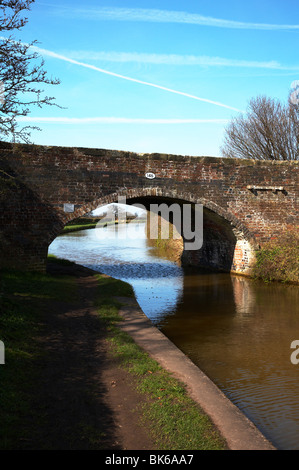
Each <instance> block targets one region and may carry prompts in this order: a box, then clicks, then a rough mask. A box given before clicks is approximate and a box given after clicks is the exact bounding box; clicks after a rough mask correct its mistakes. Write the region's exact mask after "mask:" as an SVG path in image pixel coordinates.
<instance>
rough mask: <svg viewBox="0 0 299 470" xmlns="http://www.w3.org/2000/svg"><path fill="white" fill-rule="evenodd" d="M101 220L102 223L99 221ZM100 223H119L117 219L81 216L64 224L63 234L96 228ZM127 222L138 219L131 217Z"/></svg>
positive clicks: (103, 224) (101, 224) (140, 220)
mask: <svg viewBox="0 0 299 470" xmlns="http://www.w3.org/2000/svg"><path fill="white" fill-rule="evenodd" d="M142 221H143V220H142V219H138V220H137V222H142ZM99 222H100V223H99ZM98 223H99V226H100V227H105V226H109V225H118V221H117V220H115V221H114V220H111V221H109V220H108V221H107V220H106V221H103V222H101V219H97V218H95V219H88V218H86V219H84V218H83V217H81V218H79V219H75V220H72V221H71V222H70V223H68V224H67V225H65V226H64V228H63V231H62V234H61V235H64V234H65V233H71V232H79V231H80V230H88V229H91V228H95V227H96V226H97V225H98ZM126 223H136V221H135V222H134V219H133V220H131V219H128V220H127V222H126Z"/></svg>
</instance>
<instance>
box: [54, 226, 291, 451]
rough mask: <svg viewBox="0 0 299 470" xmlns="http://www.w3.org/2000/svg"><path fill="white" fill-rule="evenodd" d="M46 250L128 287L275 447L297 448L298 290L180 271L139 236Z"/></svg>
mask: <svg viewBox="0 0 299 470" xmlns="http://www.w3.org/2000/svg"><path fill="white" fill-rule="evenodd" d="M118 230H122V231H123V230H133V227H131V228H130V227H126V228H124V227H122V228H119V229H118ZM134 230H135V229H134ZM107 233H108V232H107ZM49 251H50V252H51V253H53V254H56V255H57V256H60V257H62V258H68V259H70V260H73V261H76V262H77V263H80V264H83V265H85V266H89V267H91V268H92V269H95V270H98V271H100V272H104V273H106V274H109V275H111V276H113V277H116V278H119V279H123V280H125V281H127V282H129V283H131V284H132V286H133V288H134V290H135V294H136V297H137V300H138V302H139V304H140V306H141V308H142V309H143V311H144V312H145V314H146V315H147V316H148V317H149V318H150V319H151V320H152V321H153V322H154V323H155V324H156V325H157V326H158V327H159V328H160V329H161V330H162V331H163V332H164V333H165V334H166V335H167V336H168V337H169V338H170V339H171V340H172V341H173V342H174V343H175V344H176V345H177V346H178V347H179V348H180V349H181V350H183V351H184V352H185V354H187V355H188V356H189V357H190V358H191V359H192V360H193V362H194V363H196V364H197V365H198V366H199V367H200V368H201V369H202V370H204V371H205V373H206V374H207V375H208V376H209V377H210V378H211V379H212V380H213V381H214V382H215V383H216V384H217V385H218V386H219V387H220V388H221V389H222V390H223V391H224V392H225V393H226V394H227V395H228V396H229V397H230V398H231V400H232V401H233V402H234V403H236V404H237V405H238V406H239V408H240V409H242V410H243V411H244V413H245V414H247V416H249V417H250V418H251V419H252V420H253V421H254V422H255V423H256V424H257V426H258V427H259V428H260V429H261V430H262V431H263V432H264V433H265V435H266V436H268V437H269V439H270V440H272V442H273V443H274V444H275V445H276V446H277V447H278V448H281V449H299V403H298V395H299V380H298V378H299V365H298V366H296V365H293V364H292V363H291V361H290V355H291V352H292V351H291V349H290V344H291V342H292V341H293V340H294V339H299V288H298V287H296V286H284V285H280V284H273V285H267V284H264V283H262V282H257V281H254V280H250V279H247V278H243V277H238V276H230V275H228V274H215V273H207V272H199V270H196V269H192V268H188V269H187V268H182V267H180V266H179V265H177V264H176V263H174V262H171V261H169V260H167V259H161V258H160V257H158V255H157V253H156V251H155V249H154V248H152V247H149V246H148V245H147V243H146V238H145V236H144V237H139V238H138V239H136V238H135V239H130V238H128V239H125V238H124V237H120V238H119V239H117V238H115V237H112V238H111V239H109V237H107V238H105V237H104V238H103V239H102V240H99V239H98V238H97V237H96V234H95V233H94V231H93V230H87V231H84V232H77V233H73V234H69V235H66V236H63V237H59V238H57V239H56V240H55V241H54V242H53V244H52V245H51V247H50V250H49Z"/></svg>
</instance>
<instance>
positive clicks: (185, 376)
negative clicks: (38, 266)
mask: <svg viewBox="0 0 299 470" xmlns="http://www.w3.org/2000/svg"><path fill="white" fill-rule="evenodd" d="M50 272H52V273H55V272H58V273H68V274H70V273H72V274H75V273H76V272H77V275H78V273H80V272H81V273H84V275H86V276H87V274H89V275H90V276H88V277H87V279H85V281H84V284H85V285H86V286H88V285H89V286H90V284H93V283H95V275H96V274H97V273H95V272H93V271H92V270H89V269H87V268H83V267H79V266H76V265H74V264H73V265H70V266H69V267H67V268H64V269H63V268H61V266H59V265H55V264H54V265H52V266H51V268H50ZM107 278H109V276H107ZM84 295H85V296H86V293H85V294H84ZM89 298H90V293H89ZM115 300H116V301H117V302H118V303H119V305H121V306H120V309H119V314H120V316H121V317H122V319H123V321H120V322H118V323H117V327H119V328H120V329H121V330H122V331H124V332H125V333H127V334H128V335H130V336H131V337H132V339H133V340H134V342H135V343H136V344H137V345H138V346H139V347H140V348H141V349H142V350H143V351H145V352H146V353H147V354H148V355H149V356H150V357H151V358H152V359H154V361H156V362H157V363H158V364H159V365H160V366H161V367H162V368H163V369H165V370H166V371H167V372H169V373H170V374H171V375H172V376H174V377H175V379H177V380H178V381H179V382H181V383H183V384H184V386H185V387H186V390H187V393H188V395H189V396H190V398H191V399H192V400H193V401H194V402H195V403H197V404H198V405H199V407H200V409H202V410H203V412H204V413H206V415H207V416H209V418H210V419H211V421H212V423H213V424H214V425H215V427H216V429H218V430H219V432H220V434H221V436H222V437H223V439H224V441H225V442H226V444H227V447H228V450H275V447H274V446H273V445H272V444H271V443H270V442H269V441H268V440H267V439H266V438H265V436H263V434H262V433H261V432H260V431H259V430H258V429H257V428H256V426H255V425H254V424H253V423H252V422H251V421H250V420H249V419H248V418H246V416H245V415H244V414H243V413H242V412H241V411H240V410H239V409H238V408H237V407H236V406H235V405H234V404H233V403H232V402H231V401H230V400H229V399H228V398H227V397H226V396H225V395H224V394H223V393H222V392H221V391H220V389H219V388H218V387H217V386H216V385H215V384H214V383H213V382H212V381H211V380H210V379H209V378H208V377H207V376H206V375H205V374H204V373H203V372H202V371H201V370H200V369H199V368H198V367H197V366H196V365H194V364H193V362H192V361H191V360H190V359H189V358H188V357H187V356H185V355H184V354H183V353H182V352H181V351H180V350H179V349H178V348H177V347H176V346H175V345H174V344H173V343H172V342H171V341H170V340H169V339H168V338H167V337H166V336H165V335H164V334H163V333H161V331H160V330H159V329H158V328H156V327H155V326H154V325H153V324H152V322H151V321H150V320H149V319H148V318H147V317H146V315H145V314H144V313H143V311H142V310H141V308H140V306H139V304H138V302H137V300H136V298H135V297H127V296H126V297H124V296H121V297H119V296H118V297H115ZM90 302H91V303H92V299H91V298H90ZM110 368H111V369H110ZM102 378H103V380H104V381H105V387H106V389H108V390H109V398H108V400H109V402H110V406H112V408H114V409H113V414H114V416H115V417H116V420H117V421H118V426H119V427H120V429H121V433H120V436H119V438H118V439H119V441H118V442H119V443H120V442H121V441H122V442H123V443H124V444H122V446H123V447H124V448H125V449H126V450H128V449H131V450H141V449H143V450H144V449H147V450H149V449H153V447H151V445H152V446H153V441H152V438H151V436H150V433H147V432H146V431H145V429H146V428H147V426H145V427H143V426H140V421H139V420H138V418H137V417H136V414H135V413H134V411H133V410H134V409H136V403H137V402H138V401H140V400H141V401H142V400H143V399H144V398H142V396H141V395H140V394H138V393H136V389H135V387H132V384H131V385H130V378H129V377H128V376H127V374H126V372H125V371H124V369H123V368H120V367H115V363H114V367H113V361H112V362H110V364H108V366H107V367H106V368H105V373H104V374H103V375H102ZM109 385H110V387H109ZM162 394H163V392H162V391H161V392H160V395H162ZM159 398H160V397H159ZM161 405H162V402H161ZM186 418H187V416H186ZM206 450H209V449H206Z"/></svg>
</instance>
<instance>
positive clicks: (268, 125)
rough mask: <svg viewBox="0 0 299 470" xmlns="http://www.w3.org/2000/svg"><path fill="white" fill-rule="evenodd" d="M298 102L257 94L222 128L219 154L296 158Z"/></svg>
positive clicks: (237, 156)
mask: <svg viewBox="0 0 299 470" xmlns="http://www.w3.org/2000/svg"><path fill="white" fill-rule="evenodd" d="M298 144H299V106H298V104H297V102H296V101H294V102H292V100H291V99H290V96H289V99H288V102H287V104H282V103H281V102H280V101H279V100H276V99H272V98H267V97H266V96H259V97H257V98H254V99H252V100H251V101H250V102H249V107H248V111H247V114H246V115H245V116H244V115H243V114H241V115H239V116H238V117H236V118H234V119H233V120H232V121H231V122H230V123H229V125H228V126H227V128H226V130H225V138H224V145H223V147H222V154H223V155H224V156H225V157H230V158H249V159H250V158H252V159H254V160H298V159H299V145H298Z"/></svg>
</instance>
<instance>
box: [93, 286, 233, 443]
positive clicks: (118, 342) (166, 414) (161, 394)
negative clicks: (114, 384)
mask: <svg viewBox="0 0 299 470" xmlns="http://www.w3.org/2000/svg"><path fill="white" fill-rule="evenodd" d="M99 282H100V285H103V282H105V280H103V279H101V278H99ZM108 284H109V283H107V285H108ZM115 287H116V286H115ZM121 290H122V292H119V291H118V290H117V289H116V290H115V292H114V295H116V296H119V295H123V293H124V292H123V288H122V289H121ZM100 292H101V291H100ZM129 294H130V292H129ZM96 305H97V309H98V313H99V315H100V318H101V320H102V321H104V322H105V324H106V328H107V331H108V332H109V334H108V338H109V341H110V344H111V351H112V354H113V355H114V356H115V357H117V359H118V361H119V364H120V366H121V367H123V368H125V369H126V370H127V372H128V373H129V374H130V375H131V377H132V380H133V381H134V384H135V387H136V389H137V390H138V391H139V393H140V394H141V395H142V396H143V397H144V398H145V400H142V402H144V401H145V404H143V405H142V408H140V406H138V404H136V409H137V411H138V412H139V413H140V415H141V419H142V420H143V422H144V424H145V425H146V426H147V429H149V431H150V433H151V435H152V437H153V439H154V441H155V442H156V446H157V447H156V448H157V449H159V450H221V449H225V448H226V446H225V443H224V441H223V439H222V438H221V436H220V435H219V433H218V432H217V430H216V429H215V427H214V425H213V424H212V423H211V421H210V419H209V418H208V417H207V415H205V414H204V412H203V411H202V410H201V408H200V407H199V406H198V405H197V404H196V403H195V402H194V401H193V400H191V398H190V397H189V396H188V394H187V392H186V388H185V386H184V385H183V384H182V383H181V382H179V381H178V380H177V379H175V378H174V377H173V376H172V375H171V374H170V373H168V372H167V371H165V370H164V369H163V368H162V367H161V366H160V365H159V364H158V363H157V362H156V361H154V360H153V359H152V358H151V357H150V356H149V355H148V354H147V353H146V352H144V351H143V350H142V349H141V348H140V347H139V346H138V345H137V344H136V343H135V342H134V341H133V339H132V338H131V337H130V336H129V335H128V334H126V333H125V332H123V331H122V330H121V328H119V327H118V323H119V322H121V321H122V320H121V317H120V316H119V314H118V311H119V307H120V305H119V304H118V303H117V302H116V301H115V300H114V301H113V299H111V298H110V297H107V296H106V295H105V296H103V295H101V294H99V296H98V298H97V301H96Z"/></svg>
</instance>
